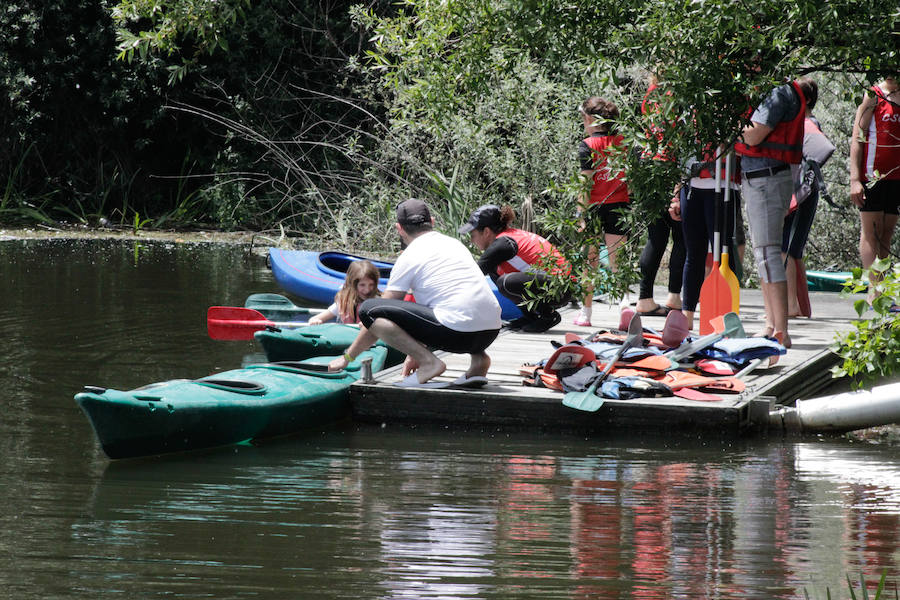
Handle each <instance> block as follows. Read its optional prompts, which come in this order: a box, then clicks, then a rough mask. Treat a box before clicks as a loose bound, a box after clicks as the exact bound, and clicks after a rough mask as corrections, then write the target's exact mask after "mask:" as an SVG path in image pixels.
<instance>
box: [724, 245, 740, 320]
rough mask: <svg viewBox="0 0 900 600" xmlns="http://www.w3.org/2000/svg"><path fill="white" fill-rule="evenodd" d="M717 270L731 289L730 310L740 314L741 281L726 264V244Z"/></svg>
mask: <svg viewBox="0 0 900 600" xmlns="http://www.w3.org/2000/svg"><path fill="white" fill-rule="evenodd" d="M719 272H720V273H722V277H724V278H725V281H726V282H727V283H728V289H730V290H731V312H733V313H737V314H740V312H741V283H740V282H739V281H738V278H737V275H735V274H734V271H732V270H731V265H729V264H728V249H727V246H726V247H725V248H723V249H722V264H721V265H720V266H719Z"/></svg>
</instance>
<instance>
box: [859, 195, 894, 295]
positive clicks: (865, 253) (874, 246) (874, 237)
mask: <svg viewBox="0 0 900 600" xmlns="http://www.w3.org/2000/svg"><path fill="white" fill-rule="evenodd" d="M897 218H898V217H897V215H890V214H886V213H883V212H861V213H859V220H860V228H859V257H860V259H861V260H862V266H863V268H864V269H868V268H869V267H871V266H872V263H873V262H875V259H876V258H886V257H887V256H888V255H889V254H890V250H891V238H892V237H893V235H894V229H895V228H896V227H897ZM869 281H870V282H872V283H873V284H874V283H877V282H878V277H877V275H875V274H873V273H869ZM868 299H869V303H871V302H872V300H874V299H875V291H874V288H873V289H870V291H869V297H868Z"/></svg>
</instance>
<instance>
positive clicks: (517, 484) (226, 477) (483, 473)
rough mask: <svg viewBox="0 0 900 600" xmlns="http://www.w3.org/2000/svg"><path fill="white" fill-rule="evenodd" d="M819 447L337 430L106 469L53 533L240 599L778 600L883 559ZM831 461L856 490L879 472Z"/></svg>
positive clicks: (878, 515) (867, 510)
mask: <svg viewBox="0 0 900 600" xmlns="http://www.w3.org/2000/svg"><path fill="white" fill-rule="evenodd" d="M648 444H650V445H651V446H652V443H648ZM547 446H550V447H555V448H557V449H556V450H554V451H553V452H552V453H550V452H547ZM823 447H824V448H830V449H831V450H833V451H837V452H842V451H845V450H846V448H845V447H844V446H842V445H838V446H831V445H827V446H823V444H790V445H781V444H776V445H766V444H764V445H757V444H749V445H747V446H745V447H742V448H741V449H740V451H738V452H735V449H734V448H733V447H731V448H727V449H726V448H717V449H710V448H707V447H696V448H691V447H688V448H681V449H670V448H666V447H664V446H659V447H652V448H651V451H650V452H647V451H640V452H635V451H631V450H629V449H621V448H617V449H611V450H610V451H608V452H604V453H603V454H597V453H595V452H593V451H592V450H593V449H592V448H591V447H590V445H589V444H581V443H573V442H572V441H571V440H565V439H549V440H548V439H545V440H543V441H541V440H531V439H527V438H511V439H507V440H504V441H503V442H497V443H485V442H483V441H481V440H476V439H474V438H470V437H467V436H463V437H462V438H459V437H455V438H454V437H448V436H440V435H438V436H437V437H436V438H435V437H432V436H431V435H422V434H418V433H415V432H410V431H403V432H393V433H385V432H382V431H378V430H348V431H345V432H334V433H333V434H329V435H328V436H326V437H323V438H317V439H316V440H315V441H314V442H313V441H310V440H306V441H300V440H286V441H283V442H275V443H271V444H266V445H264V446H262V447H258V448H253V447H240V448H236V449H232V450H229V451H219V452H213V453H209V454H205V455H200V456H194V457H193V458H192V459H191V460H189V461H188V460H184V459H181V460H174V459H169V460H166V461H149V462H144V463H141V464H139V465H135V464H127V463H123V464H112V465H110V466H109V467H107V469H106V470H105V471H104V473H103V476H102V477H101V479H100V480H99V481H98V485H97V487H96V490H95V494H94V498H93V500H92V509H91V513H92V515H91V519H89V520H88V521H86V522H84V523H82V524H80V525H78V526H77V527H75V528H74V529H73V535H74V536H75V537H76V539H78V540H79V541H80V542H81V543H85V544H88V545H102V546H107V547H109V548H111V549H114V550H115V554H116V556H117V560H126V561H139V560H140V557H142V556H146V554H147V552H148V550H149V551H150V552H151V554H154V553H157V552H163V551H164V550H165V551H166V554H167V558H166V561H167V562H166V564H167V567H168V568H171V569H174V570H177V571H178V572H179V573H180V574H181V576H182V577H197V578H203V580H204V581H208V580H210V579H212V580H213V581H221V582H222V585H223V586H225V587H227V585H228V582H232V583H233V582H234V581H235V577H236V575H234V574H231V575H225V574H224V573H227V572H230V571H232V570H233V569H234V568H235V567H236V566H240V569H241V570H242V573H241V575H240V581H241V585H242V589H243V590H245V591H252V594H251V595H254V594H255V595H260V596H264V597H273V598H274V597H278V594H279V593H286V592H287V591H288V590H292V589H297V588H296V587H295V585H296V584H297V580H298V578H300V579H301V580H302V586H304V587H303V589H316V590H319V589H323V590H327V593H325V594H324V595H323V597H335V598H338V597H339V598H460V599H462V598H494V597H496V598H510V597H516V598H531V597H534V598H576V599H580V598H641V599H656V598H739V597H740V598H757V597H758V598H762V597H765V598H785V599H787V598H797V597H800V596H798V594H799V593H800V592H801V590H802V588H804V587H806V588H807V589H809V590H810V591H811V592H812V591H813V590H815V589H817V587H816V586H818V589H821V590H824V586H826V585H827V586H829V587H830V588H831V589H832V591H833V592H839V591H840V590H845V589H846V583H845V581H844V575H845V574H848V573H849V574H855V573H857V572H859V571H860V570H862V571H863V572H866V573H870V574H871V573H876V574H877V573H879V572H880V569H881V568H888V570H889V572H893V570H894V568H895V566H896V554H897V537H898V523H897V517H896V515H897V513H896V511H893V509H892V508H891V507H887V509H886V510H879V509H878V508H876V505H877V503H878V501H879V499H881V498H883V497H884V495H885V493H884V492H885V489H886V488H884V487H880V486H878V485H872V486H869V487H868V488H865V489H863V487H861V486H859V485H858V484H854V483H850V481H851V480H850V479H848V478H843V477H841V476H840V474H839V473H836V472H831V474H830V478H820V477H819V476H818V475H816V474H815V471H814V469H815V465H816V463H817V462H818V461H819V459H820V458H821V457H820V456H815V452H817V451H819V452H821V451H823V450H822V449H823ZM561 450H564V451H561ZM726 451H727V452H728V453H726ZM811 451H812V452H813V453H814V454H813V455H811V454H810V452H811ZM686 453H687V454H693V455H695V457H696V460H685V454H686ZM845 460H849V461H850V462H851V463H854V464H855V465H856V467H857V468H855V469H854V470H853V471H852V472H851V473H848V475H850V476H852V477H857V478H858V473H859V471H860V470H861V469H863V468H865V467H866V466H867V465H870V464H872V461H875V462H876V463H883V457H880V456H878V455H877V454H876V455H874V456H873V455H862V456H852V455H851V456H846V453H845ZM200 467H202V468H200ZM879 470H880V471H882V472H884V471H886V469H885V468H884V465H883V464H881V465H880V466H879ZM896 474H897V473H896V472H894V473H892V476H894V475H896ZM161 481H165V484H164V485H161V483H160V482H161ZM811 482H814V485H810V483H811ZM891 493H892V494H896V493H897V488H896V487H892V488H891ZM836 502H837V503H839V505H838V506H837V508H838V509H839V510H838V511H837V512H835V513H833V514H828V512H827V511H828V509H829V507H831V508H834V507H835V503H836ZM882 508H883V507H882ZM823 511H825V512H823ZM98 523H103V524H105V526H104V527H99V526H98ZM811 580H812V583H811ZM94 591H96V592H102V591H103V588H98V589H96V590H94ZM220 592H223V593H224V592H225V588H223V589H222V590H220ZM823 597H824V596H823Z"/></svg>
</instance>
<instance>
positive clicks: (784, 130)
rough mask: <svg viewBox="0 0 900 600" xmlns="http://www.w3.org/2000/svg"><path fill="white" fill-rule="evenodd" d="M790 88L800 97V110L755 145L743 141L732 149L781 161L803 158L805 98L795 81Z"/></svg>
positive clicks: (791, 162) (794, 161)
mask: <svg viewBox="0 0 900 600" xmlns="http://www.w3.org/2000/svg"><path fill="white" fill-rule="evenodd" d="M791 89H793V90H794V92H795V93H796V94H797V97H798V98H799V99H800V110H799V111H797V116H796V117H794V118H793V119H792V120H790V121H782V122H781V123H779V124H778V125H776V126H775V129H773V130H772V132H771V133H769V135H768V136H767V137H766V139H764V140H763V141H762V142H760V143H759V144H757V145H756V146H748V145H747V144H744V143H743V142H740V143H737V144H735V145H734V151H735V152H737V153H738V154H742V155H744V156H753V157H759V158H773V159H775V160H780V161H781V162H785V163H789V164H793V165H798V164H800V161H801V160H802V159H803V121H804V120H805V119H806V98H805V97H804V96H803V92H801V91H800V86H799V85H797V82H796V81H792V82H791Z"/></svg>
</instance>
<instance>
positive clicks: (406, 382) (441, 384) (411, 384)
mask: <svg viewBox="0 0 900 600" xmlns="http://www.w3.org/2000/svg"><path fill="white" fill-rule="evenodd" d="M394 385H395V386H397V387H402V388H418V389H428V390H439V389H441V388H446V387H450V386H451V385H453V384H452V383H450V382H449V381H426V382H425V383H419V376H418V373H410V374H409V375H407V376H406V377H404V378H403V379H402V380H400V381H395V382H394Z"/></svg>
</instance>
